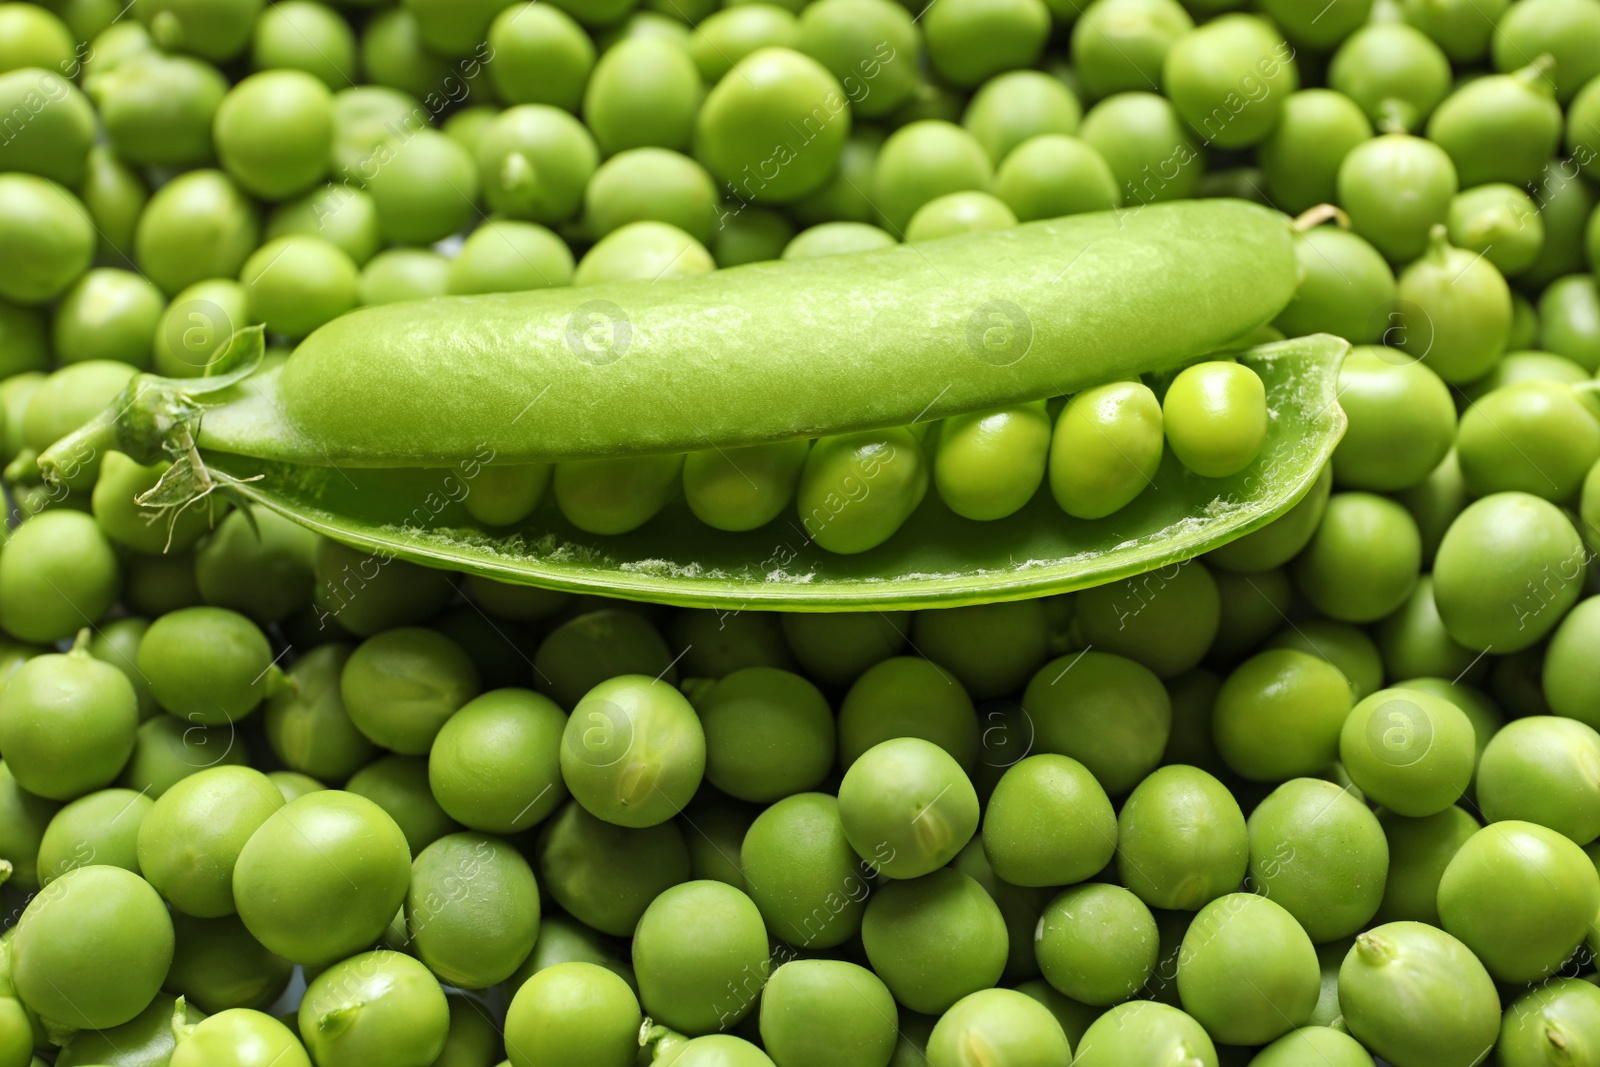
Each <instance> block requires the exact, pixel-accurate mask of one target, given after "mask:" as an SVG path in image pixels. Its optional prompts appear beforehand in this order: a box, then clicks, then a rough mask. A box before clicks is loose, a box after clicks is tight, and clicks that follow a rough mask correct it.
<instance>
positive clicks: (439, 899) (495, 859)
mask: <svg viewBox="0 0 1600 1067" xmlns="http://www.w3.org/2000/svg"><path fill="white" fill-rule="evenodd" d="M406 923H407V926H408V929H409V930H410V933H411V938H412V944H413V945H414V947H415V949H416V954H417V956H418V958H419V959H421V960H422V962H423V963H425V964H427V965H428V969H429V970H431V971H433V973H434V974H435V975H437V976H438V977H439V979H440V980H441V981H444V982H447V983H448V984H450V985H452V986H456V987H459V988H462V989H483V988H486V987H488V986H491V985H495V984H498V983H499V982H501V981H504V980H505V979H506V978H508V977H509V976H510V975H511V973H512V972H513V971H515V970H516V968H517V965H518V964H520V963H521V962H522V961H523V960H524V959H526V958H527V956H528V954H529V953H530V952H532V951H533V944H534V940H535V937H536V936H537V934H538V931H539V890H538V886H536V885H535V884H534V878H533V871H532V870H531V869H530V868H529V866H528V862H527V861H526V860H524V859H523V858H522V856H521V854H519V853H518V852H516V851H515V850H514V849H512V847H511V846H510V845H508V844H506V843H505V842H504V841H501V840H499V839H498V838H492V837H486V836H484V835H482V834H451V835H449V836H446V837H441V838H440V839H439V840H437V841H435V842H434V843H433V844H431V845H429V846H428V847H427V848H425V849H423V850H422V851H421V852H420V853H418V855H417V858H416V859H415V860H413V861H412V864H411V888H410V889H409V890H408V891H407V894H406Z"/></svg>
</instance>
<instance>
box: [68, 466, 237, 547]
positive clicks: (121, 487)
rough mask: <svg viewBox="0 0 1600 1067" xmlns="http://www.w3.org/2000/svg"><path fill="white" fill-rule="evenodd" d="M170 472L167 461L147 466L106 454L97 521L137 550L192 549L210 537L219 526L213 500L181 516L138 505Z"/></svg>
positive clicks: (113, 536) (97, 491)
mask: <svg viewBox="0 0 1600 1067" xmlns="http://www.w3.org/2000/svg"><path fill="white" fill-rule="evenodd" d="M170 467H171V464H169V463H165V462H162V463H157V464H153V465H151V466H148V467H146V466H142V465H140V464H138V463H136V462H134V461H133V460H131V459H129V458H128V457H127V456H125V455H123V454H122V453H121V452H108V453H107V454H106V457H105V459H104V461H103V462H102V464H101V470H100V479H99V480H98V481H97V482H96V483H95V487H94V494H93V496H92V498H91V499H92V501H93V503H92V508H93V511H94V516H95V521H97V522H98V523H100V528H101V529H103V530H104V531H105V532H106V534H107V536H109V537H111V539H112V540H114V541H116V542H117V543H118V544H121V545H126V546H128V547H130V548H133V549H135V550H137V551H140V552H148V553H151V554H159V553H162V552H165V551H168V550H169V549H175V550H178V551H183V550H185V549H188V548H190V547H192V546H193V545H194V543H195V542H196V541H198V540H199V539H200V538H201V537H203V536H204V535H205V534H206V533H207V531H208V530H209V529H210V528H211V525H212V523H213V522H214V521H215V520H214V517H213V515H214V511H215V508H214V506H213V505H212V504H211V502H210V501H205V502H201V503H199V504H197V505H196V506H194V507H190V508H188V509H187V510H185V511H182V512H179V513H176V514H173V513H166V514H163V513H161V512H157V511H153V510H152V509H150V508H147V507H145V506H143V505H141V504H139V503H138V502H137V498H138V497H139V496H140V495H141V494H143V493H146V492H148V491H149V490H151V489H153V488H154V487H155V486H156V484H157V482H158V481H159V480H160V478H161V477H162V475H164V474H165V473H166V472H167V470H168V469H169V468H170Z"/></svg>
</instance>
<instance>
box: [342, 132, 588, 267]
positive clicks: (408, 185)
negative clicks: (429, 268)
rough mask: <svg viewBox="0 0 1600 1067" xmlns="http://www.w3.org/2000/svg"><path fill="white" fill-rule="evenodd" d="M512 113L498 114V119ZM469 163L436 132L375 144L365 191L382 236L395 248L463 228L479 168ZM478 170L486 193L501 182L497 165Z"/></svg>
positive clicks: (472, 211) (471, 212)
mask: <svg viewBox="0 0 1600 1067" xmlns="http://www.w3.org/2000/svg"><path fill="white" fill-rule="evenodd" d="M515 110H517V109H515V108H513V109H510V110H508V111H507V112H504V113H502V118H503V117H504V115H506V114H510V113H511V111H515ZM562 114H564V113H562ZM500 121H501V119H496V120H495V125H494V126H492V127H491V128H490V131H489V132H486V133H485V135H484V142H483V145H481V146H480V150H479V151H480V155H479V158H480V160H482V159H483V155H482V153H483V152H484V151H485V150H487V148H488V146H489V144H490V133H492V132H493V131H494V130H496V129H498V128H499V126H498V124H499V123H500ZM472 164H473V161H472V157H471V156H470V155H468V154H467V150H466V149H465V148H462V147H461V145H460V144H458V143H457V142H456V141H455V139H454V138H452V137H449V136H448V135H446V134H443V133H440V132H438V131H436V130H431V129H417V130H410V129H409V128H408V133H407V135H406V136H405V137H403V138H402V137H398V136H397V137H394V138H392V139H389V140H384V141H380V142H379V143H378V145H377V146H376V147H375V149H374V151H373V155H372V160H371V163H370V164H369V168H370V171H371V173H370V176H367V177H366V191H367V194H368V195H369V196H371V197H372V200H373V204H374V206H375V207H376V209H377V215H378V226H379V229H381V230H382V232H383V236H384V237H385V238H387V239H388V240H390V241H393V242H396V243H401V244H429V243H432V242H434V241H439V240H442V239H444V238H446V237H448V236H450V235H451V234H454V233H458V232H460V231H461V230H462V229H464V228H466V225H467V223H469V222H471V221H472V220H473V219H475V218H476V217H477V199H478V191H479V177H478V173H479V168H475V167H474V166H473V165H472ZM480 166H481V167H482V171H483V175H484V177H483V185H484V188H485V189H486V190H488V189H491V187H492V186H493V182H494V181H495V180H496V176H497V175H498V176H499V179H498V180H500V181H502V182H503V181H504V179H505V173H504V172H502V171H500V170H499V169H498V166H499V164H498V162H497V163H495V164H494V165H492V166H490V165H483V164H481V163H480ZM512 169H513V170H514V169H515V168H512ZM488 195H489V199H490V202H491V203H492V204H494V206H495V207H496V208H497V209H500V210H502V211H503V212H505V213H507V214H510V213H511V212H510V211H509V210H508V209H507V208H505V207H504V206H503V205H502V204H500V203H498V202H496V197H495V194H494V193H492V192H490V193H489V194H488Z"/></svg>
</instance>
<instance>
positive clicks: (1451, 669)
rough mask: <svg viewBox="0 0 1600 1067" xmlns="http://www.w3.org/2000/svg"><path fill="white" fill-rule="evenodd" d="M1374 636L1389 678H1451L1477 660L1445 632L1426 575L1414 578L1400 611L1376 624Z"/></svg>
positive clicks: (1428, 578) (1469, 651)
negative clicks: (1412, 586)
mask: <svg viewBox="0 0 1600 1067" xmlns="http://www.w3.org/2000/svg"><path fill="white" fill-rule="evenodd" d="M1377 637H1378V640H1379V643H1380V645H1381V647H1382V649H1383V665H1384V668H1385V669H1386V670H1387V672H1388V674H1389V676H1390V677H1393V678H1419V677H1445V678H1455V677H1459V676H1460V675H1462V674H1463V673H1464V672H1465V671H1467V669H1468V668H1470V667H1471V666H1473V663H1474V661H1475V660H1476V658H1477V657H1476V656H1475V655H1474V654H1473V652H1472V651H1471V650H1470V649H1467V648H1464V647H1462V646H1461V645H1460V644H1459V643H1457V641H1456V640H1455V638H1453V637H1451V636H1450V634H1449V633H1448V632H1446V630H1445V628H1444V620H1442V619H1440V618H1439V608H1438V604H1437V603H1436V602H1435V600H1434V598H1433V579H1432V578H1431V577H1430V576H1428V575H1423V576H1422V577H1421V578H1420V579H1418V581H1417V587H1416V589H1415V590H1413V591H1412V593H1411V596H1410V597H1409V598H1408V599H1407V600H1406V602H1405V604H1403V605H1402V606H1401V607H1400V610H1398V611H1396V612H1395V613H1394V614H1393V615H1391V616H1389V617H1388V618H1387V619H1384V620H1383V621H1382V622H1381V623H1379V624H1378V628H1377Z"/></svg>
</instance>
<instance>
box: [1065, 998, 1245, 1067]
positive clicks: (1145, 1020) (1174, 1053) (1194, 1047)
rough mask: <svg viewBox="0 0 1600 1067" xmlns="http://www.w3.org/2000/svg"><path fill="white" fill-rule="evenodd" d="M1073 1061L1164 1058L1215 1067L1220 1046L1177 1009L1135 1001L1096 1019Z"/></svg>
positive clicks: (1082, 1065)
mask: <svg viewBox="0 0 1600 1067" xmlns="http://www.w3.org/2000/svg"><path fill="white" fill-rule="evenodd" d="M1072 1062H1073V1063H1074V1064H1076V1065H1077V1067H1114V1065H1117V1064H1127V1063H1162V1062H1166V1063H1188V1064H1194V1065H1196V1067H1216V1064H1217V1051H1216V1046H1214V1045H1213V1044H1212V1043H1211V1038H1210V1037H1208V1036H1207V1035H1206V1031H1205V1029H1204V1028H1203V1027H1202V1026H1201V1025H1200V1024H1199V1023H1198V1022H1196V1021H1195V1020H1194V1019H1192V1018H1191V1017H1189V1016H1188V1015H1185V1014H1184V1013H1183V1012H1181V1011H1179V1010H1178V1009H1177V1008H1174V1007H1171V1006H1169V1005H1166V1004H1158V1003H1155V1002H1154V1001H1148V1000H1135V1001H1130V1002H1129V1003H1127V1004H1119V1005H1117V1006H1116V1007H1115V1008H1112V1009H1111V1010H1110V1011H1108V1012H1106V1013H1105V1014H1104V1015H1102V1016H1100V1017H1099V1018H1098V1019H1096V1020H1095V1021H1094V1022H1093V1023H1091V1024H1090V1026H1089V1028H1088V1029H1087V1030H1085V1031H1084V1034H1083V1038H1082V1040H1081V1041H1080V1042H1079V1043H1078V1056H1077V1059H1075V1060H1073V1061H1072Z"/></svg>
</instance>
